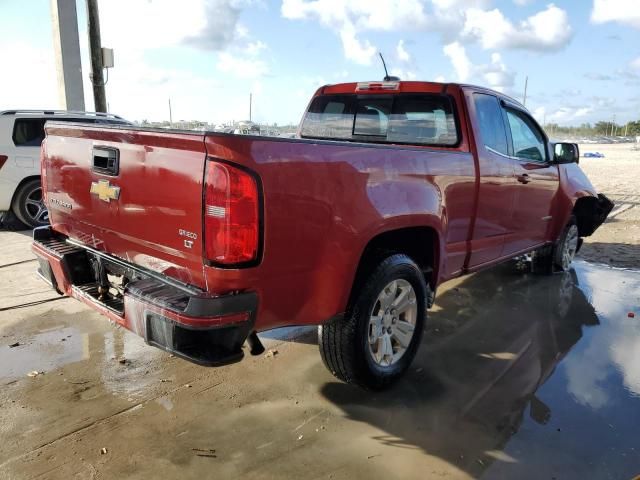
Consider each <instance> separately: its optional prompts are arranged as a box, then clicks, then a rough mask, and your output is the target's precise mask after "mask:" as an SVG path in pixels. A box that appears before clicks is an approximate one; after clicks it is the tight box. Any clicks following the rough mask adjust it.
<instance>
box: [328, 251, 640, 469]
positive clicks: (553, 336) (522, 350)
mask: <svg viewBox="0 0 640 480" xmlns="http://www.w3.org/2000/svg"><path fill="white" fill-rule="evenodd" d="M577 272H578V273H576V272H575V271H573V270H572V271H571V272H568V273H564V274H560V275H554V276H552V277H546V278H540V277H535V276H530V275H518V274H515V273H512V271H511V270H510V269H509V267H508V266H503V267H499V268H495V269H493V270H491V271H488V272H483V273H481V274H478V275H475V276H473V277H471V278H467V279H462V280H461V281H459V282H456V283H449V284H448V285H445V287H446V288H447V290H446V291H444V292H442V291H441V292H439V295H438V298H437V304H436V306H435V307H434V309H433V311H431V312H430V314H429V318H428V322H427V323H428V326H427V330H426V332H425V336H424V339H423V342H424V345H423V346H422V347H421V349H420V353H419V354H418V357H417V359H416V361H414V363H413V366H412V367H411V373H410V374H409V375H408V376H407V378H406V379H405V380H404V381H401V382H399V383H398V385H397V386H396V387H395V388H394V389H392V390H391V391H389V392H382V393H375V394H371V393H363V392H359V391H357V390H355V389H353V388H349V387H347V386H345V385H342V384H339V383H329V384H326V385H325V386H324V387H323V390H322V393H323V394H324V396H325V397H326V398H327V399H329V400H330V401H331V402H333V403H335V404H337V405H338V406H339V407H341V408H342V409H343V410H344V411H345V413H346V414H347V416H348V417H349V418H350V419H352V420H356V421H360V422H366V423H369V424H372V425H373V426H375V427H377V428H379V429H380V430H382V431H384V432H386V433H385V434H384V435H381V436H379V437H377V438H376V440H378V441H379V442H381V443H382V444H384V445H387V446H395V447H400V448H410V449H415V448H419V449H422V450H424V451H425V453H427V454H429V455H435V456H438V457H440V458H443V459H444V460H446V461H448V462H449V463H451V464H453V465H455V466H457V467H458V468H461V469H462V470H464V471H466V472H467V473H469V474H471V475H472V476H480V475H486V476H487V477H490V478H496V477H497V478H552V477H553V476H555V475H558V476H559V478H560V477H561V478H600V477H601V476H602V475H604V472H605V471H606V472H607V474H613V477H612V478H624V477H625V476H633V474H637V473H638V472H637V471H635V470H634V468H636V467H637V462H636V464H635V465H634V462H635V461H636V460H637V458H638V456H637V453H638V451H639V449H638V447H640V445H639V444H638V438H637V435H635V434H634V432H633V427H632V426H631V425H633V424H635V425H638V420H639V419H638V413H637V412H638V407H639V406H640V402H639V401H638V400H639V398H638V396H637V393H638V392H636V393H634V392H633V391H629V388H619V387H620V385H621V384H624V383H626V379H625V377H624V376H623V378H621V375H620V372H619V370H620V371H622V373H623V374H624V370H625V366H621V365H614V367H615V368H609V366H610V365H611V364H615V362H616V354H615V353H610V352H616V351H618V349H617V348H615V346H614V345H611V344H607V342H611V341H613V339H615V338H620V336H621V335H617V336H616V335H613V334H611V333H610V332H612V331H613V332H616V331H617V332H618V333H620V332H621V330H620V329H621V328H622V327H621V326H620V325H621V324H622V323H624V322H622V323H621V322H619V321H618V320H617V319H618V318H619V317H621V316H622V315H621V311H626V309H628V308H629V307H630V306H631V305H630V304H627V305H625V301H627V302H629V303H630V302H632V301H634V300H631V299H628V300H625V299H624V298H623V296H622V295H623V294H622V293H621V292H620V291H619V290H618V289H617V288H612V291H610V292H609V295H607V293H606V290H605V293H603V292H602V290H598V293H599V295H600V297H601V299H602V301H603V302H604V299H605V298H606V299H607V300H608V301H609V302H608V303H609V304H613V303H616V302H617V303H619V305H617V306H616V307H615V308H616V310H615V312H614V311H613V310H606V309H604V310H603V309H601V308H600V307H599V306H598V305H597V304H595V303H594V302H593V298H594V294H593V290H591V286H592V285H594V286H595V281H596V280H597V279H598V277H599V280H600V281H604V280H605V278H608V277H606V275H605V276H603V275H604V274H605V273H606V274H607V275H610V276H611V275H613V277H615V278H616V279H617V280H614V279H613V277H612V278H608V280H607V281H608V282H609V285H610V286H612V287H613V285H614V284H615V283H616V282H617V283H619V284H620V285H621V286H622V284H625V285H626V288H628V289H629V290H628V293H629V292H631V296H632V297H633V296H634V294H633V292H634V291H636V292H637V291H638V290H637V289H638V287H639V286H640V275H638V274H637V273H636V272H624V271H616V270H613V269H610V268H606V267H599V266H591V265H589V264H585V263H584V262H579V263H578V266H577ZM599 272H600V273H599ZM629 275H630V277H629ZM618 277H619V278H618ZM625 278H626V280H624V279H625ZM578 279H580V281H579V280H578ZM580 282H584V283H585V284H586V285H580ZM598 288H599V289H601V288H602V285H601V284H598ZM583 290H584V291H583ZM585 293H586V294H585ZM587 295H588V297H589V298H587ZM612 299H615V301H614V302H611V300H612ZM636 300H637V299H636ZM592 303H593V304H592ZM594 306H595V308H598V312H599V314H600V316H601V318H599V316H598V314H596V309H595V308H594ZM603 312H604V313H603ZM608 314H613V315H615V316H616V318H614V319H613V320H611V319H608V318H606V317H604V316H603V315H608ZM624 318H625V320H626V313H625V315H624ZM601 321H602V322H603V324H602V326H599V325H600V324H601ZM608 332H609V333H608ZM583 337H587V338H583ZM622 337H623V338H626V340H627V341H632V342H633V341H635V345H640V342H638V341H637V340H638V339H640V328H638V326H637V325H635V324H629V325H628V328H627V329H626V330H624V333H622ZM581 339H582V341H581ZM603 339H604V340H603ZM607 339H608V340H607ZM629 339H635V340H629ZM594 346H597V353H596V354H595V355H597V356H598V358H597V359H596V358H592V357H593V356H594V353H593V350H594V348H593V347H594ZM638 351H639V352H640V350H638ZM618 356H619V355H618ZM565 357H570V358H567V359H566V361H563V360H564V359H565ZM610 357H611V358H610ZM580 361H582V366H581V367H580V366H578V368H576V362H580ZM592 363H593V364H601V365H604V367H603V372H604V373H602V372H600V373H595V374H593V375H596V376H597V378H595V379H592V381H591V383H589V380H580V379H576V378H574V377H575V376H576V375H586V376H589V375H590V373H589V372H590V369H591V365H590V364H592ZM627 367H632V366H631V365H627ZM579 380H580V381H579ZM605 381H606V382H608V383H607V385H606V390H607V392H609V394H610V395H614V396H615V397H616V398H612V399H611V402H610V404H609V405H608V407H604V405H602V406H603V408H606V409H604V410H597V409H595V408H594V405H593V404H590V403H589V401H588V399H589V392H578V391H576V387H575V385H578V384H580V383H582V384H586V385H592V386H595V384H596V383H598V382H601V383H602V382H605ZM603 388H605V387H603ZM611 392H615V393H613V394H612V393H611ZM582 397H584V398H586V399H587V400H583V399H582ZM616 409H618V410H620V409H622V410H623V411H624V414H622V413H621V412H617V413H616V412H615V410H616ZM625 417H626V419H625ZM630 422H631V423H630ZM634 422H635V423H634ZM634 448H635V450H634ZM634 452H635V454H634ZM609 456H611V459H609ZM634 459H635V460H634ZM574 462H575V464H574ZM605 465H606V467H605ZM598 468H606V470H605V471H600V473H599V474H598V475H595V476H593V474H594V472H596V471H598Z"/></svg>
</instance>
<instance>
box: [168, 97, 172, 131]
mask: <svg viewBox="0 0 640 480" xmlns="http://www.w3.org/2000/svg"><path fill="white" fill-rule="evenodd" d="M169 126H170V127H173V114H172V113H171V97H169Z"/></svg>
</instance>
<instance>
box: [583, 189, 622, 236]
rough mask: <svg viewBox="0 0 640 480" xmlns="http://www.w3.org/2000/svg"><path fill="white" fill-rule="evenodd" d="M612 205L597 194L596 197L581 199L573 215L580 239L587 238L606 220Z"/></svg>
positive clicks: (600, 194)
mask: <svg viewBox="0 0 640 480" xmlns="http://www.w3.org/2000/svg"><path fill="white" fill-rule="evenodd" d="M613 207H614V203H613V202H612V201H611V200H609V199H608V198H607V197H606V195H603V194H602V193H599V194H598V196H597V197H582V198H580V199H578V201H577V202H576V205H575V208H574V215H575V217H576V222H577V224H578V232H579V233H580V236H581V237H588V236H589V235H592V234H593V232H595V231H596V230H597V229H598V227H599V226H600V225H602V224H603V223H604V221H605V220H606V219H607V216H608V215H609V213H611V210H613Z"/></svg>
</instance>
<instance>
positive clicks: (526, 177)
mask: <svg viewBox="0 0 640 480" xmlns="http://www.w3.org/2000/svg"><path fill="white" fill-rule="evenodd" d="M516 179H517V180H518V181H519V182H520V183H524V184H527V183H529V182H530V181H531V178H530V177H529V174H527V173H523V174H522V175H518V176H517V177H516Z"/></svg>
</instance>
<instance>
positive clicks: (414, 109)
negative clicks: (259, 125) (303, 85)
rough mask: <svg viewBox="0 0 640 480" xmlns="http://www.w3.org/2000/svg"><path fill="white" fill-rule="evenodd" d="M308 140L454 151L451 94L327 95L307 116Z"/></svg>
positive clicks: (305, 133) (304, 134)
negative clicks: (320, 139) (377, 143)
mask: <svg viewBox="0 0 640 480" xmlns="http://www.w3.org/2000/svg"><path fill="white" fill-rule="evenodd" d="M301 136H302V137H303V138H322V139H327V140H351V141H360V142H367V141H370V142H384V143H405V144H418V145H433V146H455V145H457V144H458V141H459V134H458V127H457V123H456V116H455V113H454V105H453V102H452V100H451V98H450V97H449V96H447V95H436V94H400V95H384V96H383V95H375V96H374V95H368V96H363V95H322V96H319V97H316V98H315V99H314V100H313V101H312V102H311V106H310V107H309V111H308V112H307V114H306V115H305V118H304V121H303V123H302V128H301Z"/></svg>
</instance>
